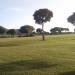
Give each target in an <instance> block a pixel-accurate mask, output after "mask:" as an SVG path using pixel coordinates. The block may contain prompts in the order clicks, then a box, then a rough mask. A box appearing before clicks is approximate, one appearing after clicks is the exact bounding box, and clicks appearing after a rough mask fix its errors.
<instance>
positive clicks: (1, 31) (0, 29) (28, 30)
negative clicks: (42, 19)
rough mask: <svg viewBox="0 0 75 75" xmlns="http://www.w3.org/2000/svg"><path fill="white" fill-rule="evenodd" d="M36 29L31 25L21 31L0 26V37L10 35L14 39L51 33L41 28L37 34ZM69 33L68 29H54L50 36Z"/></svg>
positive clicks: (37, 30) (23, 27)
mask: <svg viewBox="0 0 75 75" xmlns="http://www.w3.org/2000/svg"><path fill="white" fill-rule="evenodd" d="M34 30H35V29H34V27H33V26H30V25H24V26H21V27H20V29H6V28H4V27H2V26H0V35H3V34H4V35H10V36H11V37H14V35H15V34H16V35H18V36H31V35H33V34H38V35H40V34H42V32H43V33H44V34H49V32H46V31H43V30H42V29H41V28H37V29H36V32H35V31H34ZM64 31H65V32H67V31H69V29H68V28H61V27H54V28H52V29H51V30H50V34H61V33H62V32H64Z"/></svg>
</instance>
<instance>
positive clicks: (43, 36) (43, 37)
mask: <svg viewBox="0 0 75 75" xmlns="http://www.w3.org/2000/svg"><path fill="white" fill-rule="evenodd" d="M42 40H43V41H44V40H45V35H44V24H43V23H42Z"/></svg>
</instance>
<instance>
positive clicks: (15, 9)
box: [8, 8, 24, 11]
mask: <svg viewBox="0 0 75 75" xmlns="http://www.w3.org/2000/svg"><path fill="white" fill-rule="evenodd" d="M8 9H9V10H12V11H24V9H22V8H8Z"/></svg>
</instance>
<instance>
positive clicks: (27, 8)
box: [0, 0, 75, 31]
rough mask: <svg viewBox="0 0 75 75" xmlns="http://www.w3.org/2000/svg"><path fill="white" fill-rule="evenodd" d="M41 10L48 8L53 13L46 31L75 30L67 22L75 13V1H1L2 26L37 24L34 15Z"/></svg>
mask: <svg viewBox="0 0 75 75" xmlns="http://www.w3.org/2000/svg"><path fill="white" fill-rule="evenodd" d="M40 8H48V9H49V10H51V11H52V12H53V18H52V19H51V21H50V22H49V23H45V27H44V28H45V30H46V31H49V30H50V28H53V27H66V28H67V27H68V28H69V29H70V30H71V31H73V29H74V28H75V27H74V26H73V25H72V24H70V23H68V22H67V18H68V16H70V15H72V13H73V12H75V0H0V25H1V26H3V27H6V28H20V27H21V26H23V25H32V26H34V27H35V28H39V27H41V26H40V25H37V24H35V21H34V20H33V13H34V12H35V10H38V9H40Z"/></svg>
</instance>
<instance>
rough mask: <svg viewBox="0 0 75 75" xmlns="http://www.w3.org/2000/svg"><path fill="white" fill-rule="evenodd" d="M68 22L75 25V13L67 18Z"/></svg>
mask: <svg viewBox="0 0 75 75" xmlns="http://www.w3.org/2000/svg"><path fill="white" fill-rule="evenodd" d="M67 21H68V22H70V23H72V24H73V25H74V24H75V12H74V13H73V14H72V15H71V16H69V17H68V18H67Z"/></svg>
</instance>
